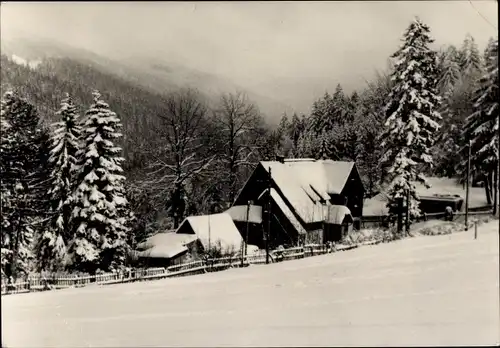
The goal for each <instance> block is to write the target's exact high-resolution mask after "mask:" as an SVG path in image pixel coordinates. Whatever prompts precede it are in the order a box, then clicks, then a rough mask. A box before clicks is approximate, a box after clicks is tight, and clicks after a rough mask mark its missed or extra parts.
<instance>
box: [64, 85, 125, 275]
mask: <svg viewBox="0 0 500 348" xmlns="http://www.w3.org/2000/svg"><path fill="white" fill-rule="evenodd" d="M93 96H94V102H93V104H92V105H91V106H90V108H89V109H88V110H87V112H86V120H85V123H84V125H83V130H82V132H83V138H84V141H83V142H84V143H83V147H82V149H81V150H80V151H79V152H78V154H77V157H78V162H77V166H76V170H77V172H78V175H77V180H76V190H75V193H74V197H73V200H74V204H75V207H74V209H73V214H72V217H73V238H72V240H71V241H70V243H69V245H68V256H69V260H68V261H69V263H70V265H71V267H72V268H75V269H79V270H85V271H90V272H95V270H96V269H97V268H98V267H99V268H100V269H102V270H110V269H115V268H117V267H119V266H121V265H123V263H124V261H125V256H126V253H127V250H128V245H127V241H128V240H129V238H128V233H129V230H128V227H127V224H128V219H129V217H130V213H129V211H128V202H127V199H126V198H125V189H124V182H125V177H124V176H123V175H122V173H123V170H122V167H121V163H122V162H123V160H124V159H123V158H122V157H121V151H122V149H121V148H120V147H118V146H116V145H115V142H116V141H117V140H118V139H119V138H120V137H121V136H122V134H121V133H119V131H118V130H119V128H121V122H120V119H119V118H118V116H117V115H116V114H115V113H114V112H113V111H111V110H110V109H109V105H108V104H106V103H105V102H104V101H102V100H101V95H100V93H99V92H97V91H95V92H94V93H93Z"/></svg>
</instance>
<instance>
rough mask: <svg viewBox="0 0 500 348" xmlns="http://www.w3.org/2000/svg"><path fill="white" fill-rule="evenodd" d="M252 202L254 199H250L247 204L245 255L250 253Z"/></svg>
mask: <svg viewBox="0 0 500 348" xmlns="http://www.w3.org/2000/svg"><path fill="white" fill-rule="evenodd" d="M251 204H252V201H248V204H247V231H246V236H245V255H248V230H249V228H250V222H249V220H250V205H251Z"/></svg>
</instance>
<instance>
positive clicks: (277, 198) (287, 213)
mask: <svg viewBox="0 0 500 348" xmlns="http://www.w3.org/2000/svg"><path fill="white" fill-rule="evenodd" d="M271 197H272V199H273V200H274V202H275V203H276V204H277V205H278V206H279V207H280V209H281V211H282V212H283V214H285V216H286V218H287V219H288V220H289V221H290V223H291V224H292V225H293V227H295V229H296V230H297V232H299V233H300V234H306V230H305V229H304V227H302V224H301V223H300V222H299V220H297V218H296V217H295V215H293V212H292V211H291V210H290V208H288V206H287V205H286V203H285V202H284V201H283V199H282V198H281V197H280V195H279V194H278V192H276V190H275V189H271Z"/></svg>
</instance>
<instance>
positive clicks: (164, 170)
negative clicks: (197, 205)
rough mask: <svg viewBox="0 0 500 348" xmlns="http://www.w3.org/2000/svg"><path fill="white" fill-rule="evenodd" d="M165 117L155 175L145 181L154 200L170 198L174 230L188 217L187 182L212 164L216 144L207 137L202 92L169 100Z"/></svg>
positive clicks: (153, 163) (184, 92)
mask: <svg viewBox="0 0 500 348" xmlns="http://www.w3.org/2000/svg"><path fill="white" fill-rule="evenodd" d="M165 110H166V113H165V114H159V115H158V117H159V118H160V120H161V122H160V126H159V127H158V129H157V132H158V133H159V136H160V137H161V138H162V142H161V143H162V146H159V147H158V148H156V149H153V151H152V152H151V163H150V168H151V170H152V171H151V172H150V173H149V175H148V179H147V180H145V181H144V182H143V184H145V187H146V188H148V189H151V190H153V191H154V193H153V197H155V198H160V199H162V198H164V197H168V200H167V202H166V203H167V205H168V207H169V212H170V215H171V217H172V218H173V224H174V226H173V227H174V228H177V227H178V226H179V223H180V222H181V221H182V219H183V218H184V214H185V208H186V206H185V202H186V199H187V194H188V193H187V192H186V183H187V182H188V181H189V180H190V179H192V178H193V177H194V176H196V175H198V174H200V173H201V172H203V171H204V170H205V169H207V168H208V167H209V166H210V164H212V162H213V160H214V158H215V155H213V154H211V153H213V151H212V144H211V138H212V137H210V136H207V131H208V130H209V128H208V127H207V119H206V115H207V106H206V104H205V103H204V101H203V100H202V98H201V96H200V95H199V93H198V92H196V91H194V90H192V89H184V90H181V91H179V92H175V93H172V94H170V95H168V96H167V98H166V100H165Z"/></svg>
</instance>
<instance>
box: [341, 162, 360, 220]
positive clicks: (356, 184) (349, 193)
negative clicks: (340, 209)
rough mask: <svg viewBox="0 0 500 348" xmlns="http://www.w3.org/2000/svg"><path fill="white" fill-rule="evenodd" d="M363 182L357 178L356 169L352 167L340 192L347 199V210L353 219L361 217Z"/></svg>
mask: <svg viewBox="0 0 500 348" xmlns="http://www.w3.org/2000/svg"><path fill="white" fill-rule="evenodd" d="M364 193H365V192H364V188H363V182H362V181H361V177H360V176H359V173H358V170H357V169H356V167H355V166H354V167H353V170H352V171H351V174H350V175H349V178H348V179H347V182H346V184H345V186H344V189H343V190H342V195H343V196H344V197H346V198H347V204H345V205H346V206H347V208H349V210H350V211H351V214H352V217H353V218H360V217H362V216H363V196H364Z"/></svg>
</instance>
